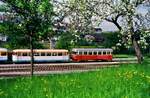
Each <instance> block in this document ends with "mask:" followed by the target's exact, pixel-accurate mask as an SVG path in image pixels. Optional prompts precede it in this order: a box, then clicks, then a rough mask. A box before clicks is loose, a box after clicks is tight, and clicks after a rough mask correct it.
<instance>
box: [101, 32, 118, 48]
mask: <svg viewBox="0 0 150 98" xmlns="http://www.w3.org/2000/svg"><path fill="white" fill-rule="evenodd" d="M118 35H119V33H118V32H105V33H103V34H102V36H103V37H104V38H105V41H104V43H103V44H102V45H103V46H104V47H106V48H112V47H114V46H116V44H117V43H118V42H119V37H118Z"/></svg>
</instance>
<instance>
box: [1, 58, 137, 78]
mask: <svg viewBox="0 0 150 98" xmlns="http://www.w3.org/2000/svg"><path fill="white" fill-rule="evenodd" d="M129 63H137V61H136V60H118V61H117V59H116V60H114V61H113V62H82V63H44V64H34V67H33V69H34V74H49V73H64V72H73V71H88V70H93V69H96V68H102V67H116V66H119V65H120V64H129ZM30 69H31V66H30V64H3V65H2V64H0V77H3V76H22V75H30Z"/></svg>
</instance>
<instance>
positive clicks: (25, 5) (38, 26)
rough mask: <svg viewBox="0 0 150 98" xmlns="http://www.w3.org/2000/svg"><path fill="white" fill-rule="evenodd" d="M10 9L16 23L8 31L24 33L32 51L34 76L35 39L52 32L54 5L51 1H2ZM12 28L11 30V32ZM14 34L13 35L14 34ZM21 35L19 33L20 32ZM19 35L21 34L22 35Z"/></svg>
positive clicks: (13, 22)
mask: <svg viewBox="0 0 150 98" xmlns="http://www.w3.org/2000/svg"><path fill="white" fill-rule="evenodd" d="M0 1H2V2H4V3H6V4H7V5H8V6H9V8H10V14H13V19H14V21H12V22H11V24H12V25H11V27H8V28H7V29H8V31H11V30H12V31H13V32H18V30H19V31H20V33H22V35H24V36H23V37H27V40H28V43H30V49H31V65H32V68H31V72H32V73H31V74H32V75H33V61H34V58H33V48H35V47H34V43H35V39H38V38H39V36H41V37H42V36H43V35H47V34H48V33H49V32H51V31H52V22H51V21H52V17H53V15H54V13H53V5H52V4H51V1H50V0H0ZM10 28H11V30H10ZM13 32H12V33H13ZM18 33H19V32H18ZM20 33H19V34H20Z"/></svg>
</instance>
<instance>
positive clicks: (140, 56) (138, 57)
mask: <svg viewBox="0 0 150 98" xmlns="http://www.w3.org/2000/svg"><path fill="white" fill-rule="evenodd" d="M133 46H134V49H135V53H136V56H137V59H138V63H140V64H141V62H142V60H143V56H142V53H141V49H140V47H139V45H138V43H137V41H136V40H135V38H133Z"/></svg>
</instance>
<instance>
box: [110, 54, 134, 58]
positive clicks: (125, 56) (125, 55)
mask: <svg viewBox="0 0 150 98" xmlns="http://www.w3.org/2000/svg"><path fill="white" fill-rule="evenodd" d="M133 57H136V56H134V55H128V54H114V55H113V58H133Z"/></svg>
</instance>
